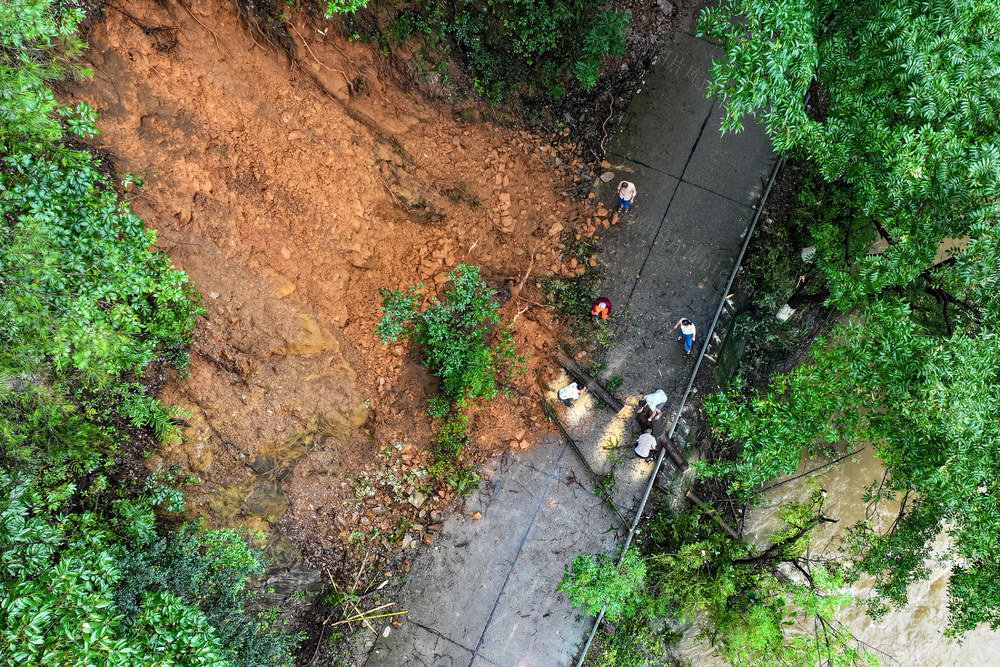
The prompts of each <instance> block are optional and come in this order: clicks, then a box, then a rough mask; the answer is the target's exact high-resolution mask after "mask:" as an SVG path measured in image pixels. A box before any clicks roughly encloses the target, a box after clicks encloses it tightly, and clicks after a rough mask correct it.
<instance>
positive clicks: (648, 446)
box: [635, 428, 660, 463]
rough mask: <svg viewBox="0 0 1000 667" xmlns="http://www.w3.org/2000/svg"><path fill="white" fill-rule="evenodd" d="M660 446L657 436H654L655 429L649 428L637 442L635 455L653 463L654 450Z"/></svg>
mask: <svg viewBox="0 0 1000 667" xmlns="http://www.w3.org/2000/svg"><path fill="white" fill-rule="evenodd" d="M659 447H660V446H659V444H657V442H656V438H654V437H653V429H651V428H647V429H646V432H645V433H643V434H642V435H640V436H639V439H638V440H637V441H636V443H635V455H636V456H637V457H638V458H640V459H643V460H645V461H646V463H652V462H653V452H655V451H656V450H657V449H659Z"/></svg>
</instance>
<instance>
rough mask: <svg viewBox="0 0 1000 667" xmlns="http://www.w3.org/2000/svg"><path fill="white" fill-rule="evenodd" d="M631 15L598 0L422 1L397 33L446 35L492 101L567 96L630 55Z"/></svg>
mask: <svg viewBox="0 0 1000 667" xmlns="http://www.w3.org/2000/svg"><path fill="white" fill-rule="evenodd" d="M628 20H629V15H628V14H623V13H620V12H613V11H609V10H607V9H605V4H604V3H600V2H595V1H594V0H569V1H568V2H556V1H555V0H503V1H501V0H485V2H479V1H478V0H477V1H476V2H473V1H472V0H422V2H421V3H420V8H419V10H418V11H417V12H416V13H415V14H414V15H404V18H403V19H402V24H403V25H401V26H400V27H399V28H397V30H396V32H397V33H399V32H404V33H405V32H407V31H415V32H420V33H423V34H424V35H425V36H426V37H427V38H428V39H429V40H430V41H431V42H434V41H435V40H436V39H438V38H441V37H443V38H445V40H446V41H447V42H448V44H449V45H450V46H451V48H453V49H454V50H455V51H457V53H458V54H459V55H460V56H461V57H462V60H463V62H464V65H465V67H466V69H467V71H468V72H469V74H470V75H471V76H472V77H473V82H472V83H473V87H474V88H475V89H476V91H477V92H479V93H480V94H482V95H484V96H486V97H487V99H489V101H490V102H491V103H497V102H500V101H501V100H503V99H504V98H505V97H507V96H509V95H511V94H524V95H527V96H530V97H539V96H541V97H560V96H562V95H564V94H565V91H566V87H567V86H570V85H575V86H578V87H579V88H581V89H583V90H589V89H590V88H592V87H593V86H594V84H595V83H596V82H597V78H598V76H599V75H600V70H601V59H602V58H603V57H604V56H606V55H612V56H621V55H624V53H625V37H624V34H625V28H626V26H627V25H628Z"/></svg>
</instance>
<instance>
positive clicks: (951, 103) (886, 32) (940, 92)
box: [702, 0, 1000, 635]
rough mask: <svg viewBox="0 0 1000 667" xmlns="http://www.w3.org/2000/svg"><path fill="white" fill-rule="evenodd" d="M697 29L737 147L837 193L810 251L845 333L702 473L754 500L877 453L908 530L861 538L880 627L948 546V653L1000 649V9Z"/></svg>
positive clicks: (716, 17) (761, 19)
mask: <svg viewBox="0 0 1000 667" xmlns="http://www.w3.org/2000/svg"><path fill="white" fill-rule="evenodd" d="M702 29H703V30H704V32H705V34H707V35H709V36H711V37H713V38H715V39H718V40H719V41H720V42H721V44H722V46H723V49H724V52H725V58H724V59H723V60H720V61H719V62H717V63H716V64H715V66H714V72H715V76H716V82H715V87H714V89H713V91H712V92H714V93H717V94H719V95H722V96H723V97H724V98H725V101H726V108H727V116H726V121H725V127H727V128H735V127H738V126H739V122H740V119H741V118H743V117H745V116H747V115H748V114H750V113H759V114H760V116H761V118H762V120H763V122H764V123H766V125H767V129H768V131H769V133H770V135H771V137H772V140H773V142H774V145H775V146H776V147H777V149H778V150H779V151H782V152H784V153H786V154H788V155H792V156H795V157H797V158H799V159H800V160H802V161H804V162H805V164H807V165H808V166H809V167H810V168H811V169H813V170H814V171H815V172H816V173H817V174H820V175H821V176H822V177H823V178H824V179H825V181H826V182H827V187H828V190H827V192H828V193H829V194H830V196H829V197H826V198H822V197H820V198H818V199H817V211H819V212H821V213H820V214H818V215H816V216H815V217H813V218H812V219H811V220H809V221H808V232H809V233H810V234H811V236H812V240H813V243H814V244H815V245H816V247H817V253H816V272H817V274H818V275H819V277H820V279H821V280H823V281H825V283H826V285H827V286H828V294H827V295H826V296H827V301H828V303H830V304H832V305H835V306H837V307H838V308H840V309H841V310H842V311H844V312H845V314H847V316H846V319H847V323H846V324H844V325H843V326H841V327H839V328H837V329H835V330H834V331H833V332H832V333H831V334H830V335H829V336H828V337H827V338H826V339H824V340H821V341H818V342H817V344H816V345H815V346H814V347H813V350H812V354H811V358H810V360H809V362H808V363H807V364H805V365H803V366H801V367H799V368H797V369H796V370H794V371H792V372H791V373H788V374H785V375H781V376H778V377H775V378H773V380H772V382H771V386H770V388H769V389H768V390H767V391H766V392H764V393H762V394H760V395H755V396H746V397H743V396H741V395H740V394H739V392H736V391H734V392H731V393H730V394H728V395H727V396H724V397H718V398H717V399H716V400H714V401H713V402H712V403H711V404H710V406H709V407H710V412H711V414H712V418H713V421H714V424H715V427H716V428H717V429H718V431H719V432H720V433H721V434H723V435H725V436H727V437H728V438H730V439H732V440H733V441H735V442H737V443H740V444H741V446H742V449H741V453H740V454H739V457H738V459H737V460H736V461H734V462H729V463H723V464H718V465H714V466H708V467H706V468H705V469H704V470H703V473H705V474H713V475H717V476H722V477H724V478H725V479H727V480H728V481H729V482H730V484H731V488H732V489H733V490H734V491H735V492H737V493H738V494H740V495H742V496H743V497H744V498H752V497H753V495H754V492H755V490H756V489H758V488H759V487H760V484H761V483H762V482H763V481H765V480H766V479H769V478H770V477H773V476H775V475H779V474H785V473H789V472H791V471H792V470H794V469H795V467H796V465H797V464H798V462H799V460H800V455H801V452H802V451H803V450H805V451H807V452H811V453H813V454H821V453H830V452H834V451H836V452H844V451H846V450H848V449H849V448H854V447H857V446H860V445H862V444H870V445H871V446H872V447H874V449H875V451H876V453H877V455H878V457H879V458H880V459H881V460H882V461H883V463H884V464H885V478H884V479H883V480H882V481H881V483H879V484H877V485H875V486H874V487H873V488H872V489H871V490H870V491H869V494H868V496H867V498H866V499H865V500H867V501H869V502H872V503H873V504H874V505H875V506H877V507H885V508H887V509H891V510H892V511H893V512H895V513H896V514H897V518H896V520H895V521H891V522H889V524H888V526H886V527H885V528H879V527H878V526H875V525H868V524H862V525H859V526H857V527H855V528H854V529H853V531H852V543H853V546H854V549H855V552H856V553H855V555H856V568H855V570H854V572H855V573H856V574H860V573H864V574H868V575H871V576H873V577H874V579H875V585H874V597H873V598H872V599H871V600H869V610H870V612H871V613H872V614H874V615H876V616H877V615H878V614H881V613H884V612H885V611H886V610H887V609H888V608H890V607H891V606H898V605H902V604H904V603H905V601H906V587H907V585H908V584H910V583H912V582H913V581H915V580H918V579H920V578H922V577H925V576H926V575H927V570H926V568H925V566H924V557H925V556H926V555H927V554H928V553H929V548H930V544H931V542H932V540H934V539H935V538H936V537H937V536H938V535H940V534H941V533H942V532H944V533H947V534H948V536H949V537H950V538H951V539H950V543H949V544H950V546H949V547H948V553H947V554H946V555H944V557H943V558H942V559H941V560H939V562H941V563H945V564H950V567H951V576H950V579H949V583H948V592H949V609H950V612H951V616H950V623H949V628H948V632H949V633H951V634H954V635H961V634H962V633H964V632H966V631H968V630H970V629H972V628H974V627H976V626H977V625H978V624H981V623H987V624H989V626H990V627H991V628H993V629H996V628H998V627H1000V586H998V583H1000V565H998V563H1000V543H998V541H997V539H996V535H997V532H996V526H997V522H998V521H1000V496H998V489H997V486H996V484H997V483H996V480H997V479H998V478H1000V420H998V414H1000V413H998V411H997V405H998V401H1000V345H998V342H1000V341H998V334H1000V304H998V302H997V299H996V297H995V294H996V288H997V280H998V277H1000V234H998V226H997V216H998V213H1000V209H998V206H1000V204H998V203H997V202H998V196H997V195H998V194H1000V118H998V116H997V109H998V108H1000V107H998V104H997V102H998V99H1000V82H998V81H997V79H996V77H995V72H996V71H997V67H998V65H1000V7H998V6H997V5H996V3H988V2H981V1H977V0H953V1H948V2H942V1H932V2H916V1H912V0H891V1H889V2H884V1H882V0H877V1H876V0H864V1H862V2H842V1H841V0H779V1H778V2H762V1H759V0H729V1H727V2H724V3H722V4H721V5H720V6H718V7H717V8H714V9H711V10H707V11H706V12H705V13H704V15H703V22H702ZM809 91H811V97H810V100H811V106H807V104H806V93H807V92H809ZM873 239H874V240H879V241H880V242H881V245H882V247H881V248H880V247H874V248H872V249H869V243H870V241H872V240H873ZM949 239H956V240H957V242H956V241H949ZM942 242H948V244H949V245H950V248H951V249H950V250H949V251H943V250H942V249H941V248H942ZM869 253H871V254H869Z"/></svg>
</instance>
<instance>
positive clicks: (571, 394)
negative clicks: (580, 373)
mask: <svg viewBox="0 0 1000 667" xmlns="http://www.w3.org/2000/svg"><path fill="white" fill-rule="evenodd" d="M586 393H587V388H586V387H580V386H579V385H577V384H576V383H575V382H573V383H572V384H568V385H566V386H565V387H563V388H562V389H560V390H559V392H558V394H556V395H557V396H559V400H560V401H562V402H563V404H564V405H565V406H566V407H568V408H571V407H573V403H575V402H576V399H578V398H580V397H581V396H583V395H584V394H586Z"/></svg>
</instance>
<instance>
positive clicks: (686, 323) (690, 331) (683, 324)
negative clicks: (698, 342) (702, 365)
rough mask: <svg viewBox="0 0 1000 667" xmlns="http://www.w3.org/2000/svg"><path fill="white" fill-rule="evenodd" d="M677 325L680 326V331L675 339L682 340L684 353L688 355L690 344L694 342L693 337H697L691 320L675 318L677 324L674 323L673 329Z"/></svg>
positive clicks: (689, 354)
mask: <svg viewBox="0 0 1000 667" xmlns="http://www.w3.org/2000/svg"><path fill="white" fill-rule="evenodd" d="M677 327H680V328H681V333H680V335H679V336H677V340H683V341H684V353H685V354H687V355H688V356H689V357H690V356H691V345H692V344H694V341H695V338H696V337H697V333H696V329H695V326H694V323H693V322H691V320H689V319H688V318H686V317H682V318H681V319H679V320H677V324H675V325H674V328H675V329H676V328H677Z"/></svg>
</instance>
